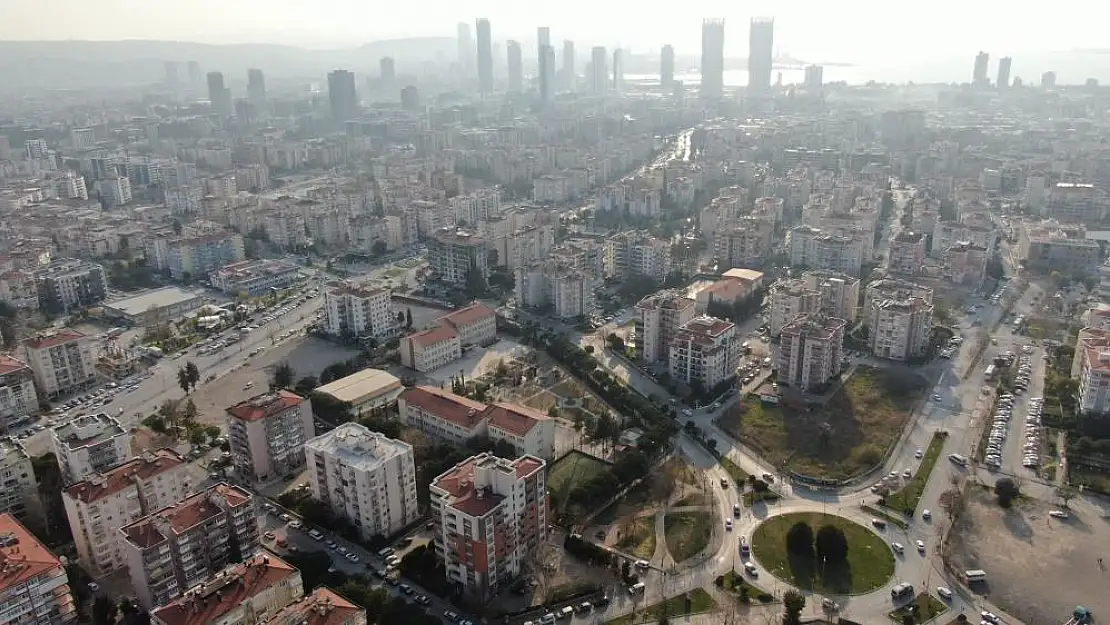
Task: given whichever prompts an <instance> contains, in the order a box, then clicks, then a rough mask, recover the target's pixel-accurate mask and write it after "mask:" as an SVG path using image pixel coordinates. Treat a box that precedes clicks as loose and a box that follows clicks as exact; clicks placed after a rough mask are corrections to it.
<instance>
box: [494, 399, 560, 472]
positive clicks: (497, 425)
mask: <svg viewBox="0 0 1110 625" xmlns="http://www.w3.org/2000/svg"><path fill="white" fill-rule="evenodd" d="M484 415H485V419H486V436H488V437H489V438H490V440H492V441H494V442H498V441H505V442H507V443H509V444H510V445H512V446H513V450H514V451H515V452H516V454H517V455H518V456H523V455H530V456H536V457H537V458H543V459H544V460H553V459H554V458H555V420H554V419H552V418H550V417H548V416H547V415H545V414H543V413H542V412H539V411H538V410H534V409H532V408H529V407H528V406H524V405H522V404H505V403H498V404H493V405H491V406H490V407H489V408H487V409H486V410H485V413H484Z"/></svg>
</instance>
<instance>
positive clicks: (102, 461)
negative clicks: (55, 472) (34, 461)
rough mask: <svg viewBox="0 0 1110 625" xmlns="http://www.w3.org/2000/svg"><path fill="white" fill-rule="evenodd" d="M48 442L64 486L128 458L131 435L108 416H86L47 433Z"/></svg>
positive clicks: (74, 419)
mask: <svg viewBox="0 0 1110 625" xmlns="http://www.w3.org/2000/svg"><path fill="white" fill-rule="evenodd" d="M50 441H51V444H52V446H53V448H54V455H55V456H56V457H57V458H58V467H59V468H60V469H61V472H62V479H63V480H64V481H65V483H67V484H73V483H74V482H79V481H81V480H83V479H85V478H86V477H88V476H90V475H92V474H94V473H101V472H103V471H106V470H107V469H110V468H112V467H114V466H116V465H117V464H120V463H122V462H124V461H125V460H127V459H128V458H130V457H131V434H130V433H128V431H127V430H125V429H123V427H122V426H120V424H119V421H117V420H116V419H115V417H112V416H111V415H108V414H105V413H100V414H89V415H81V416H79V417H75V418H73V419H71V420H70V421H69V422H68V423H63V424H62V425H59V426H57V427H55V428H53V429H52V430H50Z"/></svg>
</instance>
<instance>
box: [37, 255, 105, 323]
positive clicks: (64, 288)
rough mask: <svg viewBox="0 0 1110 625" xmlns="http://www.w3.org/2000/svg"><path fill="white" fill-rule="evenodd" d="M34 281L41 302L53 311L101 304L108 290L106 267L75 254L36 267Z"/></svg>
mask: <svg viewBox="0 0 1110 625" xmlns="http://www.w3.org/2000/svg"><path fill="white" fill-rule="evenodd" d="M35 283H36V285H37V286H38V292H39V305H40V306H41V307H42V308H45V309H47V310H49V311H52V312H54V313H68V312H70V311H71V310H77V309H81V308H87V307H89V306H93V305H95V304H99V303H100V302H102V301H104V298H105V297H106V296H107V294H108V281H107V279H106V277H105V274H104V267H102V266H100V265H98V264H97V263H93V262H89V261H86V260H78V259H75V258H62V259H59V260H55V261H52V262H51V263H50V264H48V265H46V266H45V267H42V268H40V269H36V270H35Z"/></svg>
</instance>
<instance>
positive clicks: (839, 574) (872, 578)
mask: <svg viewBox="0 0 1110 625" xmlns="http://www.w3.org/2000/svg"><path fill="white" fill-rule="evenodd" d="M800 521H804V522H807V523H809V525H810V527H812V528H813V532H814V533H815V534H816V532H817V531H818V530H819V529H820V528H821V527H822V526H823V525H826V524H832V525H835V526H837V527H839V528H840V529H841V530H842V531H843V532H844V535H845V537H846V538H847V539H848V558H847V562H846V563H844V564H843V565H840V566H837V567H835V568H831V567H827V566H823V565H822V563H819V562H815V561H813V560H803V559H801V558H798V557H796V556H794V555H791V554H789V553H787V551H786V533H787V532H788V531H789V530H790V528H791V527H792V526H793V525H794V524H795V523H798V522H800ZM751 542H752V551H753V553H754V554H755V558H756V560H758V561H759V563H760V564H762V565H763V567H764V568H766V569H767V570H768V571H770V572H771V573H772V574H774V575H775V576H776V577H778V578H779V579H782V580H784V581H786V582H787V583H789V584H792V585H794V586H797V587H798V588H801V589H804V590H812V591H814V592H820V593H826V594H834V595H843V594H861V593H866V592H871V591H873V590H875V589H876V588H879V587H881V586H883V585H884V584H886V583H887V581H888V580H890V577H891V576H892V575H893V574H894V554H893V553H891V551H890V547H888V546H887V544H886V543H885V542H884V541H883V539H882V538H881V537H880V536H878V535H877V534H875V533H874V532H872V531H871V530H869V529H867V528H866V527H863V526H862V525H859V524H858V523H853V522H852V521H849V520H848V519H845V518H843V517H838V516H834V515H831V514H822V513H820V512H796V513H792V514H782V515H779V516H775V517H771V518H770V519H769V520H767V521H765V522H764V523H763V524H761V525H760V526H759V527H758V528H756V530H755V533H754V534H752V540H751ZM822 568H824V570H823V571H822V570H821V569H822Z"/></svg>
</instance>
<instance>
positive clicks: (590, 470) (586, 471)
mask: <svg viewBox="0 0 1110 625" xmlns="http://www.w3.org/2000/svg"><path fill="white" fill-rule="evenodd" d="M607 467H608V465H607V464H606V462H605V461H604V460H601V459H599V458H595V457H593V456H591V455H589V454H587V453H585V452H581V451H578V450H577V449H575V450H572V451H570V452H569V453H567V455H565V456H563V457H562V458H559V459H558V460H556V461H555V462H554V463H553V464H552V465H551V468H550V469H548V471H547V487H548V488H549V489H551V490H553V491H556V492H558V491H562V490H563V489H568V490H569V489H570V488H573V486H574V485H575V484H581V483H583V482H588V481H590V480H591V479H593V478H594V476H596V475H597V474H598V473H601V472H602V471H604V470H605V469H606V468H607Z"/></svg>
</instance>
